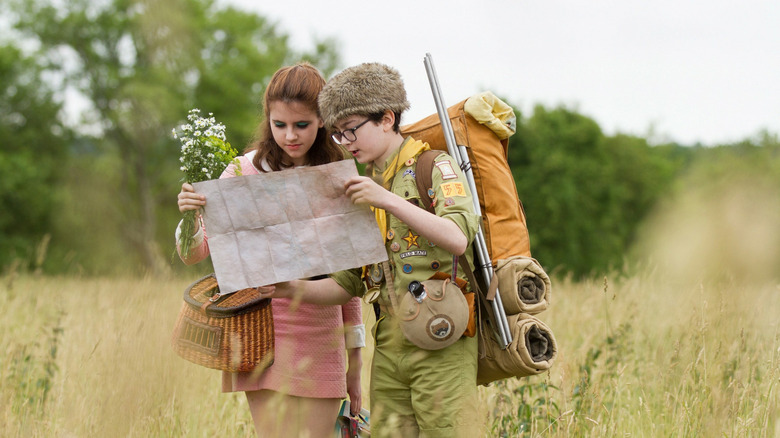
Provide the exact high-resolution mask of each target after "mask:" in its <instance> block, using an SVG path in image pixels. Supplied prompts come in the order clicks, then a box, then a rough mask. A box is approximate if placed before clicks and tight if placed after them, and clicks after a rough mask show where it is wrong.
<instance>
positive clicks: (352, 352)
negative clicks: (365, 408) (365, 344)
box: [347, 348, 363, 417]
mask: <svg viewBox="0 0 780 438" xmlns="http://www.w3.org/2000/svg"><path fill="white" fill-rule="evenodd" d="M360 353H361V352H360V348H350V349H349V350H347V356H348V359H349V364H348V368H347V395H349V413H350V414H351V415H352V416H353V417H355V416H357V414H359V413H360V408H361V406H362V403H363V401H362V397H361V392H362V388H361V386H360V370H361V368H362V367H363V359H362V357H361V355H360Z"/></svg>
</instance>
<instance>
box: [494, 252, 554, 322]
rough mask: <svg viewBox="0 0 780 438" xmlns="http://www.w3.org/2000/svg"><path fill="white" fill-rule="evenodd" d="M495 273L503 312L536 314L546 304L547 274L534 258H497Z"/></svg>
mask: <svg viewBox="0 0 780 438" xmlns="http://www.w3.org/2000/svg"><path fill="white" fill-rule="evenodd" d="M495 275H496V277H497V278H498V291H499V293H500V294H501V303H502V304H503V305H504V311H505V312H506V314H507V315H514V314H517V313H527V314H529V315H536V314H537V313H539V312H541V311H543V310H546V309H547V307H548V306H549V305H550V294H551V285H550V277H548V276H547V273H546V272H544V269H542V266H541V265H540V264H539V262H537V261H536V260H535V259H533V258H531V257H523V256H515V257H510V258H508V259H503V260H499V261H498V263H497V264H496V270H495Z"/></svg>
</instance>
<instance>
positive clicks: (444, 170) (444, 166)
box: [436, 160, 458, 179]
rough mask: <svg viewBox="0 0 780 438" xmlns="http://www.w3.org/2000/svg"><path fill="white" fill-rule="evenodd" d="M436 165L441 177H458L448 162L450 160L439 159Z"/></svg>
mask: <svg viewBox="0 0 780 438" xmlns="http://www.w3.org/2000/svg"><path fill="white" fill-rule="evenodd" d="M436 167H438V168H439V172H441V178H442V179H455V178H457V177H458V175H457V174H456V173H455V171H454V170H453V169H452V164H450V160H444V161H439V162H438V163H436Z"/></svg>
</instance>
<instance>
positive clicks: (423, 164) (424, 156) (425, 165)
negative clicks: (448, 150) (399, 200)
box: [415, 149, 444, 214]
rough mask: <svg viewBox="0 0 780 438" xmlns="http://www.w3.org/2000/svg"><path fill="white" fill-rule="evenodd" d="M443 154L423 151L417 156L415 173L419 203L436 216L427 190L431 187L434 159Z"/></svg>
mask: <svg viewBox="0 0 780 438" xmlns="http://www.w3.org/2000/svg"><path fill="white" fill-rule="evenodd" d="M443 153H444V152H442V151H438V150H434V149H431V150H427V151H423V152H422V153H421V154H420V155H418V156H417V168H416V171H415V174H416V176H415V180H416V181H417V192H418V193H419V194H420V202H421V203H422V207H423V208H424V209H426V210H428V211H429V212H431V213H433V214H436V211H435V210H434V207H433V206H432V205H431V197H430V196H428V189H430V188H432V187H433V176H432V175H431V174H432V173H433V162H434V160H436V158H437V157H438V156H439V155H441V154H443Z"/></svg>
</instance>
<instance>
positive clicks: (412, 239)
mask: <svg viewBox="0 0 780 438" xmlns="http://www.w3.org/2000/svg"><path fill="white" fill-rule="evenodd" d="M418 238H420V236H419V235H418V234H414V233H412V230H409V234H407V235H406V237H402V239H403V240H405V241H406V249H411V248H412V245H414V246H416V247H417V248H419V247H420V244H419V243H417V239H418Z"/></svg>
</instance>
